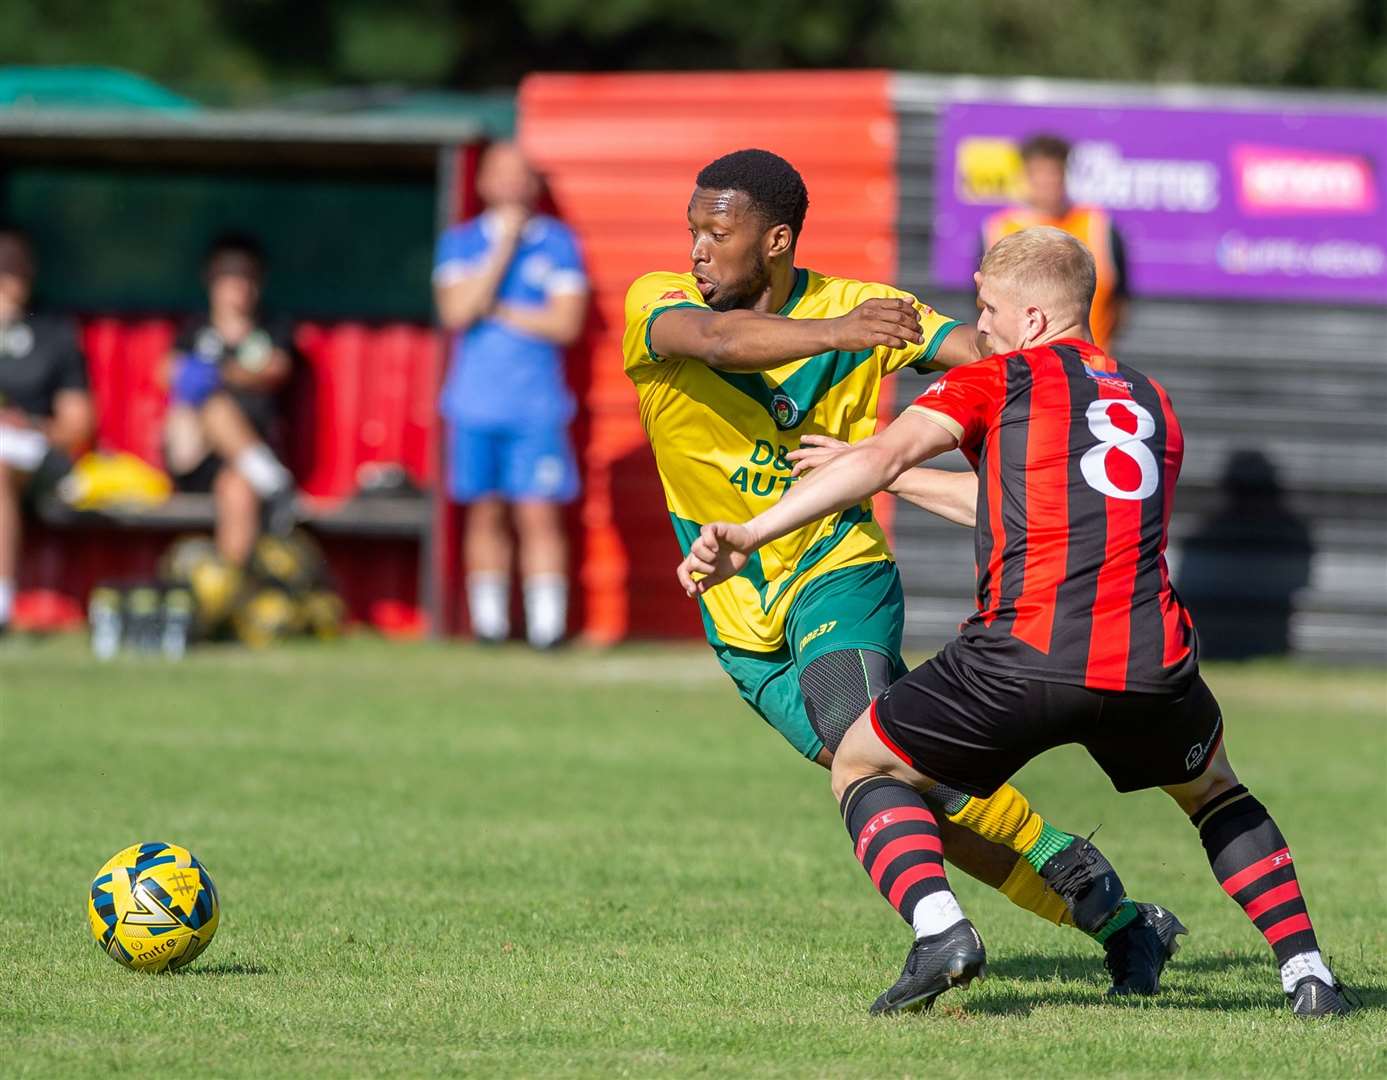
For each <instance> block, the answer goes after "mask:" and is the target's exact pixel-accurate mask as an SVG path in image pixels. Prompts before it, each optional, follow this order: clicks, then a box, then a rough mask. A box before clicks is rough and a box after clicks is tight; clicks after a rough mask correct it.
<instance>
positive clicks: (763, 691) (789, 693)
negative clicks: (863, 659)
mask: <svg viewBox="0 0 1387 1080" xmlns="http://www.w3.org/2000/svg"><path fill="white" fill-rule="evenodd" d="M904 628H905V594H904V593H903V591H902V589H901V576H900V573H899V572H898V571H897V569H896V564H895V563H894V562H890V561H887V560H884V559H883V560H879V561H877V562H872V563H864V564H862V565H860V566H850V567H848V568H847V569H845V570H835V571H833V572H832V573H830V574H824V575H823V576H822V577H820V578H816V579H814V580H813V581H811V582H810V583H809V584H808V585H806V586H805V587H804V589H803V590H802V591H801V592H800V594H799V595H798V596H796V597H795V599H794V601H793V602H792V603H791V605H790V610H789V613H788V614H787V615H786V618H785V644H784V645H782V646H781V647H780V648H779V649H776V650H775V651H774V652H752V651H751V650H750V649H737V648H734V647H733V646H731V645H726V644H723V643H721V642H713V643H712V644H713V651H714V652H716V653H717V657H718V663H720V664H721V665H722V668H723V670H724V671H726V672H727V674H729V675H730V676H732V681H733V682H734V683H736V685H737V692H738V693H739V694H741V695H742V700H743V701H745V702H746V703H747V704H748V705H750V706H751V707H752V708H753V709H755V710H756V711H757V713H759V714H760V716H761V719H763V720H765V721H766V723H768V724H770V726H771V727H773V728H775V730H776V731H778V732H780V734H781V735H783V736H784V737H785V739H786V740H787V741H788V742H789V743H790V745H791V746H793V747H794V748H795V749H796V750H798V751H799V752H800V753H801V754H803V755H804V756H805V757H807V758H809V759H810V760H811V761H812V760H813V759H814V758H816V757H818V755H819V751H820V750H822V749H823V747H824V744H823V740H822V739H820V738H819V736H818V735H817V734H815V732H814V728H813V726H812V725H811V724H810V723H809V714H808V712H806V710H805V707H804V698H803V696H802V695H801V694H800V688H799V677H800V673H801V672H802V671H803V670H804V669H805V668H807V667H808V666H809V665H810V664H812V663H813V662H814V661H815V660H816V659H817V658H818V657H820V656H822V655H824V654H825V653H829V652H835V651H837V650H839V649H865V650H868V651H871V652H877V653H881V654H882V655H883V656H885V657H886V658H887V659H888V660H890V661H891V664H892V667H893V668H894V669H895V670H896V671H898V672H900V673H904V671H905V663H904V661H903V660H902V659H901V633H902V631H903V630H904Z"/></svg>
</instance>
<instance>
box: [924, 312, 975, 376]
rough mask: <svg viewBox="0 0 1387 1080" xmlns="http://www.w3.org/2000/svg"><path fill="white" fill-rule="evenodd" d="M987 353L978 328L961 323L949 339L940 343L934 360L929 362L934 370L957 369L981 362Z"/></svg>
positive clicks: (952, 331) (951, 331)
mask: <svg viewBox="0 0 1387 1080" xmlns="http://www.w3.org/2000/svg"><path fill="white" fill-rule="evenodd" d="M986 355H987V353H986V352H985V351H984V350H983V340H982V338H981V337H979V336H978V329H977V327H976V326H969V325H968V324H967V323H961V324H959V325H958V326H955V327H954V328H953V329H952V330H950V331H949V335H948V337H946V338H945V339H944V340H943V341H941V342H940V343H939V349H938V351H937V352H935V354H934V359H932V360H931V361H930V362H929V366H930V367H932V368H944V369H948V368H956V367H958V366H959V365H961V364H971V363H972V362H973V361H974V360H981V359H982V358H983V357H984V356H986Z"/></svg>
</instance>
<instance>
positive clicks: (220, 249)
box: [202, 231, 265, 271]
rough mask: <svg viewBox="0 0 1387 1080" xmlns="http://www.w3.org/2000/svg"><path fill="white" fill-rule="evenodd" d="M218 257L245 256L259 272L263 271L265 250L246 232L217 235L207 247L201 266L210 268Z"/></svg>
mask: <svg viewBox="0 0 1387 1080" xmlns="http://www.w3.org/2000/svg"><path fill="white" fill-rule="evenodd" d="M218 255H245V256H246V257H247V258H250V259H253V260H254V261H255V265H256V266H257V267H258V268H259V269H260V270H261V271H263V270H264V269H265V249H264V247H262V246H261V244H260V241H259V240H257V239H256V238H255V237H253V236H252V235H251V234H250V233H247V232H230V231H229V232H223V233H218V234H217V235H216V236H214V237H213V238H212V242H211V243H210V244H208V245H207V251H206V253H205V254H204V255H203V259H202V262H203V265H204V266H210V265H211V264H212V260H213V259H215V258H216V257H217V256H218Z"/></svg>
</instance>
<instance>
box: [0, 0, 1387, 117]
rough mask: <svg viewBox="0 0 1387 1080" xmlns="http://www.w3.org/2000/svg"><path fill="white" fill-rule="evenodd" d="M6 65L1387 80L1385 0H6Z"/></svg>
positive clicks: (270, 92)
mask: <svg viewBox="0 0 1387 1080" xmlns="http://www.w3.org/2000/svg"><path fill="white" fill-rule="evenodd" d="M3 12H4V22H5V26H6V32H5V33H4V34H3V35H0V63H32V64H111V65H116V66H120V67H126V68H130V69H132V70H135V71H139V72H141V73H143V74H146V75H148V76H149V77H151V78H153V79H155V80H157V81H159V82H163V83H166V84H167V85H169V86H171V87H173V88H174V89H177V90H181V91H183V92H186V93H190V94H192V95H194V96H196V97H200V98H202V99H203V100H206V101H209V102H213V103H228V102H237V103H247V102H256V101H263V100H265V99H267V98H270V97H272V96H275V95H280V94H285V93H292V92H296V91H304V90H313V89H319V88H322V87H326V86H338V85H343V84H346V85H351V84H370V83H379V82H393V83H399V84H402V85H405V86H450V87H455V88H458V89H476V88H484V87H491V86H499V85H509V84H513V83H515V82H517V81H518V80H519V79H520V78H521V77H523V76H524V75H525V74H526V73H527V72H530V71H542V70H638V69H670V70H686V69H702V70H710V69H711V70H718V69H741V68H780V67H890V68H897V69H902V70H909V71H922V72H936V73H941V74H943V73H958V72H974V73H982V74H989V73H991V74H998V75H1045V76H1055V77H1069V78H1097V79H1115V80H1134V81H1146V80H1155V81H1159V82H1201V83H1230V84H1249V85H1268V86H1282V85H1284V86H1317V87H1343V88H1360V89H1387V4H1384V3H1383V0H1318V2H1317V3H1314V4H1306V3H1304V2H1303V0H1214V2H1212V3H1211V2H1209V0H1152V2H1151V3H1148V4H1141V5H1137V4H1114V3H1110V2H1104V0H1047V2H1046V3H1045V4H1036V3H1033V2H1031V0H972V2H969V0H884V2H878V0H751V2H748V3H743V4H740V5H736V6H733V5H707V4H700V5H688V4H684V5H673V4H668V3H663V2H656V0H509V2H499V3H493V4H483V3H480V2H479V0H409V2H406V3H394V4H389V3H383V2H380V0H298V2H293V3H291V2H289V0H141V2H139V3H121V4H90V3H85V2H83V0H5V2H4V4H3Z"/></svg>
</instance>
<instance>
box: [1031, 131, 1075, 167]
mask: <svg viewBox="0 0 1387 1080" xmlns="http://www.w3.org/2000/svg"><path fill="white" fill-rule="evenodd" d="M1031 158H1045V159H1046V160H1048V161H1058V162H1059V163H1060V164H1061V165H1063V164H1065V163H1066V162H1067V161H1068V160H1069V142H1068V141H1067V140H1065V139H1061V138H1060V137H1059V136H1058V135H1048V134H1041V135H1032V136H1030V137H1029V138H1027V139H1026V141H1025V142H1023V143H1022V144H1021V160H1022V161H1030V160H1031Z"/></svg>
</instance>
